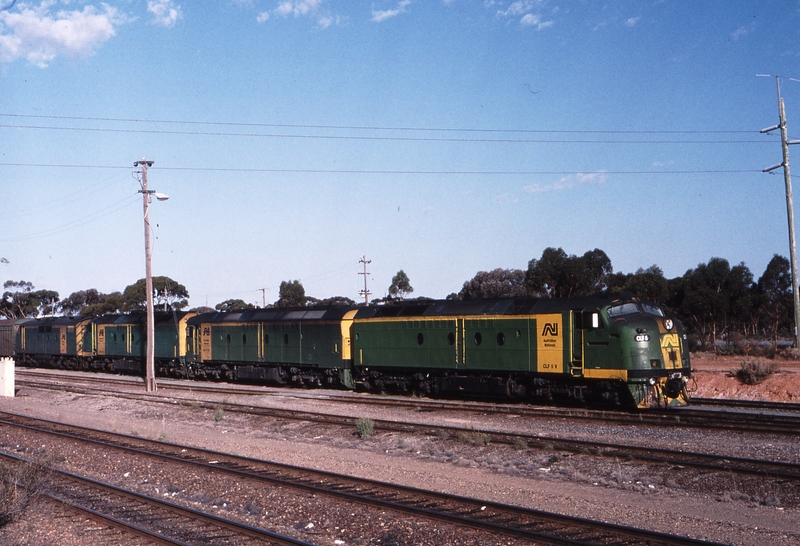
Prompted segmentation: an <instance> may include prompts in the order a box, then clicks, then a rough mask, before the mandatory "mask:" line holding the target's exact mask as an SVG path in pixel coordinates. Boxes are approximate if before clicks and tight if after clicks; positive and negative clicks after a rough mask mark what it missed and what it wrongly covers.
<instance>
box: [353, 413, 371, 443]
mask: <svg viewBox="0 0 800 546" xmlns="http://www.w3.org/2000/svg"><path fill="white" fill-rule="evenodd" d="M373 428H375V421H373V420H372V419H370V418H368V417H361V418H360V419H359V420H358V421H356V431H357V433H358V437H359V438H361V439H364V438H366V437H368V436H370V435H371V434H372V429H373Z"/></svg>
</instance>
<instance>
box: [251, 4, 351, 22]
mask: <svg viewBox="0 0 800 546" xmlns="http://www.w3.org/2000/svg"><path fill="white" fill-rule="evenodd" d="M324 2H325V0H283V1H281V2H279V3H278V7H277V8H275V12H274V13H275V15H279V16H281V17H289V16H290V15H293V16H294V17H312V18H314V19H315V20H316V21H317V25H318V26H319V27H320V28H328V27H329V26H331V25H332V24H334V23H339V21H340V18H339V17H338V16H332V15H331V14H330V12H329V11H328V10H326V9H325V8H323V7H322V4H323V3H324ZM264 15H265V14H261V15H260V16H259V22H263V21H266V20H267V19H268V17H264Z"/></svg>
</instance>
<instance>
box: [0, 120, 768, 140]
mask: <svg viewBox="0 0 800 546" xmlns="http://www.w3.org/2000/svg"><path fill="white" fill-rule="evenodd" d="M0 127H1V128H6V129H29V130H47V131H81V132H98V133H126V134H151V135H177V136H213V137H244V138H278V139H302V140H358V141H375V142H446V143H478V144H492V143H494V144H617V145H619V144H771V141H770V140H766V139H758V140H599V139H594V140H589V139H533V138H456V137H420V136H414V137H404V136H365V135H311V134H289V133H244V132H240V133H225V132H216V131H177V130H163V129H114V128H103V127H57V126H44V125H12V124H0ZM753 133H755V131H753ZM641 134H644V133H641Z"/></svg>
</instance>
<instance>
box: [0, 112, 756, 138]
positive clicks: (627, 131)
mask: <svg viewBox="0 0 800 546" xmlns="http://www.w3.org/2000/svg"><path fill="white" fill-rule="evenodd" d="M0 117H12V118H28V119H58V120H71V121H100V122H119V123H160V124H176V125H211V126H228V127H279V128H287V129H328V130H353V131H419V132H425V131H428V132H453V133H540V134H551V133H572V134H641V135H649V134H736V133H748V134H753V133H754V131H752V130H741V129H739V130H714V129H704V130H691V131H690V130H674V131H670V130H633V129H623V130H610V129H487V128H468V127H466V128H465V127H462V128H458V127H380V126H376V125H314V124H297V123H252V122H250V123H247V122H235V121H196V120H164V119H161V120H159V119H137V118H98V117H85V116H46V115H28V114H9V113H0Z"/></svg>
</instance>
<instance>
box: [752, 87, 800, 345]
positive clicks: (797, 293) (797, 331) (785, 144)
mask: <svg viewBox="0 0 800 546" xmlns="http://www.w3.org/2000/svg"><path fill="white" fill-rule="evenodd" d="M757 75H758V76H765V75H766V74H757ZM789 79H793V78H789ZM795 81H797V80H795ZM775 87H776V88H777V90H778V124H777V125H773V126H772V127H767V128H766V129H761V132H762V133H769V132H770V131H774V130H775V129H780V130H781V148H782V151H783V162H782V163H778V164H777V165H773V166H771V167H767V168H766V169H764V170H763V172H765V173H766V172H770V171H774V170H775V169H778V168H780V167H783V182H784V186H785V188H786V215H787V216H788V219H789V260H790V263H791V268H792V293H793V296H794V344H795V345H794V346H795V347H798V348H800V289H798V285H800V282H799V281H798V271H797V245H796V243H795V238H794V204H793V201H794V200H793V198H792V174H791V172H790V170H789V145H790V144H800V141H798V140H789V137H788V131H787V130H786V112H785V111H784V108H783V98H782V97H781V81H780V76H775Z"/></svg>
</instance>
